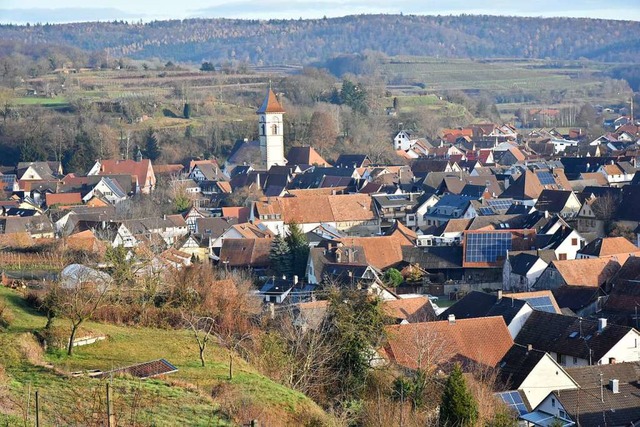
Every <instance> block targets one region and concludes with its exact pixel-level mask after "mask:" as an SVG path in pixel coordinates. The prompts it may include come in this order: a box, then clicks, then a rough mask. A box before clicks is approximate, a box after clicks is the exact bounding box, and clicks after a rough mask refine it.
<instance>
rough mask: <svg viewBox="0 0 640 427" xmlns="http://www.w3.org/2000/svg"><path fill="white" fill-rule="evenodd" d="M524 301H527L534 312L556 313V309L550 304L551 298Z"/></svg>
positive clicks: (535, 298)
mask: <svg viewBox="0 0 640 427" xmlns="http://www.w3.org/2000/svg"><path fill="white" fill-rule="evenodd" d="M525 301H527V302H528V303H529V305H530V306H531V307H532V308H533V309H534V310H538V311H546V312H547V313H555V312H556V309H555V307H554V306H553V303H552V302H551V298H549V297H534V298H526V299H525Z"/></svg>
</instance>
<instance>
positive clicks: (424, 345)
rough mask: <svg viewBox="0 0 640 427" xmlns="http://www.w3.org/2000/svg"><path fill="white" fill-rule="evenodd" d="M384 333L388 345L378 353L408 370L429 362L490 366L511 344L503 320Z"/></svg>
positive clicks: (419, 325)
mask: <svg viewBox="0 0 640 427" xmlns="http://www.w3.org/2000/svg"><path fill="white" fill-rule="evenodd" d="M386 332H387V337H388V342H387V345H385V346H384V348H383V349H381V350H380V353H381V354H382V355H383V357H385V358H386V359H387V360H389V361H391V362H393V363H396V364H398V365H400V366H403V367H406V368H409V369H417V368H430V366H428V365H427V364H430V363H433V364H435V365H437V366H441V367H446V366H448V365H450V364H452V363H462V364H463V365H469V364H480V365H484V366H489V367H493V366H496V364H497V363H498V362H499V361H500V360H501V359H502V358H503V357H504V355H505V354H506V353H507V351H509V349H510V348H511V346H512V345H513V340H512V339H511V335H510V334H509V330H508V329H507V325H506V324H505V323H504V320H503V319H502V317H481V318H476V319H461V320H457V319H456V320H455V321H453V322H450V321H448V320H443V321H439V322H422V323H409V324H404V325H393V326H388V327H387V328H386ZM428 351H430V355H429V357H427V356H426V353H427V352H428ZM429 359H431V360H429Z"/></svg>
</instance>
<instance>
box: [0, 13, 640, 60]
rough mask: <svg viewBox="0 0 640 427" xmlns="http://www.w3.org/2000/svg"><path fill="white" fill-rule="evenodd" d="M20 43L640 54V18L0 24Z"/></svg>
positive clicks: (141, 49)
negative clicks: (620, 19)
mask: <svg viewBox="0 0 640 427" xmlns="http://www.w3.org/2000/svg"><path fill="white" fill-rule="evenodd" d="M0 40H3V41H4V43H5V44H6V43H11V42H12V41H13V42H18V43H17V44H20V45H22V46H24V45H34V44H40V43H51V44H55V45H70V46H73V47H77V48H81V49H84V50H87V51H103V50H106V51H107V52H108V54H109V55H113V56H115V57H118V56H128V57H132V58H139V59H148V58H153V57H157V58H163V59H166V60H178V61H195V62H200V61H214V62H220V61H227V60H240V61H248V62H250V63H253V64H265V65H268V64H283V63H287V64H305V63H309V62H311V61H323V60H326V59H328V58H330V57H333V56H336V55H338V54H341V53H360V52H363V51H364V50H367V49H370V50H374V51H380V52H384V53H386V54H387V55H420V56H434V57H447V58H495V57H520V58H551V59H577V58H581V57H584V58H589V59H593V60H599V61H614V62H640V22H634V21H612V20H594V19H576V18H522V17H500V16H473V15H462V16H403V15H358V16H347V17H342V18H332V19H313V20H302V19H301V20H270V21H257V20H236V19H190V20H183V21H179V20H174V21H155V22H150V23H147V24H133V23H131V24H128V23H125V22H103V23H96V22H92V23H76V24H62V25H48V24H46V25H31V26H28V27H27V26H15V25H3V26H0Z"/></svg>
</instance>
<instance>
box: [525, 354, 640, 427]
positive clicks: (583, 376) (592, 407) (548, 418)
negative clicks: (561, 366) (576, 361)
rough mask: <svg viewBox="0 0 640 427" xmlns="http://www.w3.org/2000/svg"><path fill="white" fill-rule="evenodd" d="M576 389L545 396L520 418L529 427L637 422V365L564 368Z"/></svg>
mask: <svg viewBox="0 0 640 427" xmlns="http://www.w3.org/2000/svg"><path fill="white" fill-rule="evenodd" d="M566 372H567V374H569V375H570V376H571V378H572V379H573V380H574V381H575V383H576V384H577V385H578V387H576V388H574V389H562V390H560V389H558V390H554V391H552V392H551V393H549V394H548V395H547V396H546V397H545V398H544V400H543V401H542V402H540V403H539V404H538V405H536V406H535V408H534V410H533V411H532V412H531V413H529V414H526V415H524V416H521V417H520V419H521V420H524V421H525V422H527V423H528V424H529V425H533V426H548V425H551V423H557V424H558V425H560V424H562V425H565V426H577V427H595V426H601V427H604V426H633V425H636V424H638V422H639V421H640V394H638V377H639V376H640V365H639V364H638V363H618V364H615V365H601V366H584V367H578V368H568V369H567V370H566Z"/></svg>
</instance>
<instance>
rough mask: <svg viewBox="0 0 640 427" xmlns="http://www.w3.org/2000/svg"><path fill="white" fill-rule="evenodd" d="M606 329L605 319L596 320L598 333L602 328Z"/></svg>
mask: <svg viewBox="0 0 640 427" xmlns="http://www.w3.org/2000/svg"><path fill="white" fill-rule="evenodd" d="M606 327H607V319H605V318H603V317H601V318H599V319H598V332H599V333H601V332H602V331H604V328H606Z"/></svg>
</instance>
